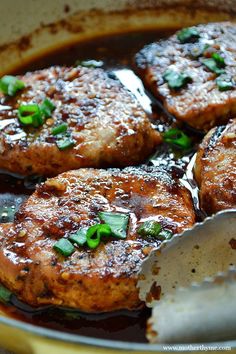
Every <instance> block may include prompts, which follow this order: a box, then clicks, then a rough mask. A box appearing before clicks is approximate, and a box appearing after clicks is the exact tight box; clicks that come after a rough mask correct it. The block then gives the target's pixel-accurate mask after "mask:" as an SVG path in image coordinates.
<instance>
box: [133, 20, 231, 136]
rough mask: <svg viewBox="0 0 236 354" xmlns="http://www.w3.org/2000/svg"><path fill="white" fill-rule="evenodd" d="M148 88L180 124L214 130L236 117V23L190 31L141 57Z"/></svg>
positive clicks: (139, 64) (138, 59)
mask: <svg viewBox="0 0 236 354" xmlns="http://www.w3.org/2000/svg"><path fill="white" fill-rule="evenodd" d="M135 60H136V66H137V69H138V72H139V74H140V76H141V77H142V79H143V81H144V83H145V85H146V86H147V88H149V89H150V90H151V91H152V93H153V94H154V95H155V96H156V97H158V98H159V99H160V100H161V101H162V102H163V104H164V107H165V108H166V109H167V111H169V112H170V113H171V114H172V115H174V116H175V117H176V118H177V119H178V120H180V121H184V122H186V123H188V124H189V125H190V126H192V127H194V128H196V129H200V130H209V129H210V128H211V127H214V126H215V125H219V124H224V123H226V122H227V121H228V119H229V118H231V117H232V116H234V114H236V84H235V83H236V25H235V24H233V23H230V22H222V23H209V24H202V25H198V26H195V27H190V28H187V29H184V30H181V31H178V32H177V33H176V34H174V35H172V36H171V37H169V38H168V39H166V40H160V41H159V42H155V43H152V44H149V45H147V46H145V47H144V48H143V49H142V50H141V51H140V52H139V53H138V54H137V55H136V58H135Z"/></svg>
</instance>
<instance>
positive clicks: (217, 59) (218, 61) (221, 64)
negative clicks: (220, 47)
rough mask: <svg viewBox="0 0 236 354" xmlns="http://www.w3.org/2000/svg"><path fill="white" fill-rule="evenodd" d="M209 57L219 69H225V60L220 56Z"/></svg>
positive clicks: (215, 54)
mask: <svg viewBox="0 0 236 354" xmlns="http://www.w3.org/2000/svg"><path fill="white" fill-rule="evenodd" d="M211 57H212V58H213V59H214V60H215V62H216V64H217V65H218V67H220V68H224V67H225V60H224V58H223V57H222V56H220V54H219V53H212V55H211Z"/></svg>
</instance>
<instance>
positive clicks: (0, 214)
mask: <svg viewBox="0 0 236 354" xmlns="http://www.w3.org/2000/svg"><path fill="white" fill-rule="evenodd" d="M15 213H16V207H15V205H12V206H1V207H0V223H1V224H2V223H8V222H13V221H14V216H15Z"/></svg>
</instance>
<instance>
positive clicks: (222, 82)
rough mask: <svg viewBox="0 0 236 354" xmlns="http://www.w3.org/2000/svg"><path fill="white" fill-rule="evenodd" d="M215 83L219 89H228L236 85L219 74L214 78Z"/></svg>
mask: <svg viewBox="0 0 236 354" xmlns="http://www.w3.org/2000/svg"><path fill="white" fill-rule="evenodd" d="M216 85H217V86H218V89H219V90H220V91H228V90H232V89H234V88H235V87H236V86H235V85H234V84H233V83H232V82H231V81H230V80H229V79H228V78H227V77H224V76H219V77H218V78H217V79H216Z"/></svg>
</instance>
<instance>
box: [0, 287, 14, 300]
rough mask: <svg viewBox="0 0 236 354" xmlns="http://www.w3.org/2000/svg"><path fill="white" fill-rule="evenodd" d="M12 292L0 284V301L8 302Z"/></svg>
mask: <svg viewBox="0 0 236 354" xmlns="http://www.w3.org/2000/svg"><path fill="white" fill-rule="evenodd" d="M11 295H12V292H11V291H10V290H8V289H7V288H5V286H3V285H1V284H0V302H4V303H5V302H9V301H10V298H11Z"/></svg>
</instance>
